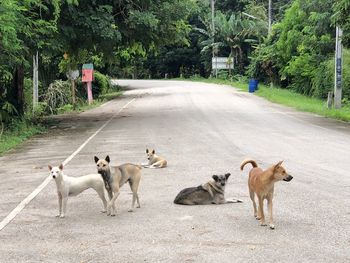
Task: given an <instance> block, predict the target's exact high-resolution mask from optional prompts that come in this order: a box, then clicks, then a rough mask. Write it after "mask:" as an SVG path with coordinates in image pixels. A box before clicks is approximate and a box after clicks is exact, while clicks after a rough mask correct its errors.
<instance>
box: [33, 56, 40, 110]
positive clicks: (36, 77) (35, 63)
mask: <svg viewBox="0 0 350 263" xmlns="http://www.w3.org/2000/svg"><path fill="white" fill-rule="evenodd" d="M38 68H39V54H38V51H37V52H36V54H35V55H34V56H33V112H34V110H35V108H36V106H37V105H38V101H39V92H38V87H39V70H38Z"/></svg>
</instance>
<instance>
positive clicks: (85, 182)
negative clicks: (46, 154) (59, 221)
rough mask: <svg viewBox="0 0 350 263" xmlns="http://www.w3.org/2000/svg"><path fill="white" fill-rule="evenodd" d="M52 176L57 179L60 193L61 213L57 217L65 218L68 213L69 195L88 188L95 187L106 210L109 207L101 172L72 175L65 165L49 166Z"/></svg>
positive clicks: (59, 206) (59, 205) (58, 192)
mask: <svg viewBox="0 0 350 263" xmlns="http://www.w3.org/2000/svg"><path fill="white" fill-rule="evenodd" d="M48 167H49V170H50V176H52V178H53V179H54V180H55V182H56V186H57V194H58V208H59V214H58V215H57V217H60V218H63V217H65V215H66V210H67V201H68V197H69V196H76V195H78V194H80V193H81V192H83V191H85V190H86V189H89V188H92V189H94V190H95V191H96V192H97V194H98V195H99V197H100V198H101V200H102V202H103V207H104V210H103V211H102V212H106V209H107V201H106V198H105V187H104V182H103V180H102V178H101V176H100V175H99V174H88V175H84V176H80V177H71V176H68V175H65V174H64V172H63V165H62V164H61V165H60V166H58V167H52V166H51V165H49V166H48Z"/></svg>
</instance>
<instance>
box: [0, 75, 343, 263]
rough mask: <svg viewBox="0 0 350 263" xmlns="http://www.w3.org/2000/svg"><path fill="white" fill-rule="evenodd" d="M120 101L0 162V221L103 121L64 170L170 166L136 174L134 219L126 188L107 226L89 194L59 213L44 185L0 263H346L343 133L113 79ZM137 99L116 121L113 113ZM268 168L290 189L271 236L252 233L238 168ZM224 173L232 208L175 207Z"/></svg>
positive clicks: (257, 102) (219, 99)
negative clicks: (282, 174) (162, 162)
mask: <svg viewBox="0 0 350 263" xmlns="http://www.w3.org/2000/svg"><path fill="white" fill-rule="evenodd" d="M115 82H116V83H118V84H120V85H122V86H125V87H126V92H125V93H124V95H123V96H122V98H120V99H117V100H114V101H111V102H108V103H107V104H105V105H103V106H101V107H99V108H97V109H93V110H91V111H88V112H84V113H81V114H71V115H65V116H60V117H59V118H58V119H59V121H60V122H59V124H58V125H57V127H52V129H50V132H49V133H48V134H47V135H44V136H38V137H36V138H33V139H32V140H29V141H28V142H27V143H25V144H24V145H23V146H21V147H20V148H17V149H16V150H14V151H12V152H10V153H9V154H7V155H5V156H3V157H1V158H0V179H1V182H2V183H1V185H0V190H1V195H0V220H3V219H4V218H5V217H6V216H7V215H8V214H9V213H10V212H11V210H12V209H14V208H15V207H16V205H17V204H18V203H19V202H21V201H22V200H23V199H24V198H25V197H26V196H27V195H29V194H30V193H31V192H32V191H33V190H34V189H35V188H36V187H37V186H38V185H39V184H40V183H41V182H42V181H43V180H44V179H45V178H46V176H47V169H46V166H47V164H49V163H51V164H58V163H59V162H62V161H63V160H65V158H67V157H68V156H69V155H70V154H71V153H72V152H74V151H75V150H76V149H77V148H78V147H79V146H80V145H82V143H83V142H84V141H85V140H86V139H87V138H88V137H89V136H91V135H92V134H93V133H94V132H95V131H96V130H98V129H99V127H101V126H102V125H103V124H104V123H105V122H106V121H107V120H108V119H109V118H111V117H113V119H112V120H111V122H110V123H109V124H108V125H107V126H106V127H105V128H104V129H102V130H101V132H99V133H98V134H96V136H95V137H94V138H93V139H91V141H90V142H89V143H88V144H87V145H86V146H85V147H84V148H83V149H82V150H81V151H80V152H79V153H78V154H77V155H76V156H75V157H74V158H73V159H72V161H71V162H70V163H69V164H68V165H67V166H66V168H65V169H66V173H67V174H70V175H73V176H79V175H83V174H87V173H91V172H94V171H95V164H94V161H93V156H94V155H97V156H99V157H104V156H105V155H107V154H109V155H110V157H111V159H112V162H113V163H115V164H120V163H123V162H134V163H141V162H144V161H145V157H146V155H145V149H146V147H149V148H155V149H156V151H157V152H159V154H160V155H162V156H164V157H166V158H167V160H168V163H169V166H168V167H167V168H165V169H143V171H142V173H143V175H142V176H143V177H142V181H141V184H140V189H139V193H140V201H141V206H142V207H141V208H140V209H137V210H136V211H135V212H133V213H128V212H127V210H128V208H129V206H130V203H131V195H130V190H129V189H128V186H124V187H123V188H122V193H121V195H120V197H119V198H118V200H117V215H116V217H107V216H105V214H101V213H99V210H101V208H102V204H101V202H100V200H99V198H98V197H97V195H96V193H95V192H93V191H90V190H88V191H86V192H84V193H83V194H81V195H79V196H78V197H74V198H70V199H69V201H68V212H67V217H66V218H65V219H63V220H60V219H57V218H55V217H54V216H55V215H56V214H57V196H56V189H55V184H54V182H50V183H49V185H48V186H47V187H45V188H44V190H42V191H41V192H40V193H39V194H38V195H37V197H36V198H35V199H34V200H33V201H32V202H31V203H30V204H29V205H27V206H26V207H25V208H24V209H23V210H22V212H21V213H19V214H18V215H17V216H16V217H15V219H14V220H13V221H12V222H10V223H9V224H8V225H7V226H6V227H5V228H4V229H3V230H2V231H0V261H1V262H39V261H43V262H215V261H217V262H349V261H350V250H349V247H350V236H349V232H350V231H349V230H350V226H349V221H350V175H349V172H348V171H349V170H350V162H349V149H350V125H349V124H347V123H343V122H339V121H334V120H329V119H326V118H323V117H319V116H316V115H313V114H307V113H300V112H297V111H294V110H292V109H290V108H286V107H282V106H279V105H276V104H272V103H270V102H267V101H265V100H263V99H261V98H258V97H256V96H254V95H252V94H249V93H245V92H241V91H238V90H236V89H234V88H232V87H228V86H218V85H213V84H204V83H197V82H186V81H155V80H148V81H142V80H115ZM133 98H136V99H135V100H134V101H132V103H130V104H129V105H128V106H127V107H126V108H125V109H124V110H122V111H121V112H120V113H119V114H118V111H120V109H121V108H122V107H123V106H124V105H125V104H127V103H128V102H130V101H131V100H132V99H133ZM246 157H251V158H253V159H255V160H256V161H257V162H258V164H259V166H261V167H265V168H266V167H268V166H270V165H271V164H274V163H277V162H278V161H280V160H284V166H285V167H286V169H287V170H288V172H290V173H291V174H292V175H293V176H294V179H293V180H292V181H291V182H289V183H287V182H280V183H277V184H276V186H275V199H274V217H275V225H276V229H275V230H269V229H268V228H267V227H260V226H259V225H258V222H257V221H256V220H255V219H254V217H253V211H252V204H251V201H250V199H249V197H248V189H247V172H248V170H249V169H247V168H248V166H247V167H246V169H245V171H244V172H240V171H239V165H240V162H241V161H242V160H243V159H244V158H246ZM225 172H230V173H231V174H232V175H231V177H230V179H229V184H228V186H227V188H226V197H227V198H230V197H234V198H240V199H242V200H243V203H241V204H227V205H221V206H178V205H174V204H173V203H172V202H173V199H174V197H175V196H176V194H177V193H178V192H179V191H180V190H181V189H183V188H185V187H190V186H197V185H199V184H201V183H204V182H206V181H207V180H208V179H209V178H210V177H211V175H213V174H220V173H225Z"/></svg>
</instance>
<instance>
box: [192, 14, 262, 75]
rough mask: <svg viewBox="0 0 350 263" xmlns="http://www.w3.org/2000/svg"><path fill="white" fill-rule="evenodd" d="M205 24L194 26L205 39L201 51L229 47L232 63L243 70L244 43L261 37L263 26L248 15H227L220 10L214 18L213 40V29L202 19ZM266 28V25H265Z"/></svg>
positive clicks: (254, 41)
mask: <svg viewBox="0 0 350 263" xmlns="http://www.w3.org/2000/svg"><path fill="white" fill-rule="evenodd" d="M202 23H203V24H204V26H205V29H203V28H196V30H197V31H199V32H200V33H202V34H203V35H204V36H205V37H206V39H205V40H203V41H202V42H201V45H202V46H203V48H202V52H206V51H207V50H209V49H213V48H217V49H219V48H222V47H229V48H230V55H229V56H230V57H232V59H233V64H235V63H237V64H238V67H239V68H240V69H241V70H243V56H244V51H243V46H244V44H245V43H250V44H251V45H253V44H254V43H257V42H258V41H259V40H260V39H261V37H262V36H261V27H262V26H264V25H262V24H261V23H259V22H258V21H255V20H253V19H251V18H249V17H243V16H242V15H241V14H232V15H231V16H229V17H227V16H226V15H225V14H223V13H221V12H217V13H216V16H215V20H214V25H215V42H214V41H213V37H212V36H213V34H212V32H213V29H212V26H211V23H209V22H208V20H203V19H202ZM266 26H267V25H266ZM266 28H267V27H266Z"/></svg>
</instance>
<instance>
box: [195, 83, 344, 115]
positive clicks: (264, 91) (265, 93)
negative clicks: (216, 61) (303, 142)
mask: <svg viewBox="0 0 350 263" xmlns="http://www.w3.org/2000/svg"><path fill="white" fill-rule="evenodd" d="M190 80H192V81H200V82H206V83H214V84H223V85H229V86H233V87H236V88H238V89H240V90H242V91H248V83H247V82H242V81H230V80H223V79H205V78H199V77H195V78H191V79H190ZM254 94H256V95H257V96H259V97H262V98H265V99H267V100H269V101H271V102H274V103H278V104H281V105H285V106H288V107H291V108H294V109H296V110H298V111H304V112H311V113H315V114H318V115H321V116H324V117H328V118H333V119H337V120H342V121H347V122H348V121H350V107H349V106H346V105H345V106H343V108H341V109H327V106H326V101H324V100H321V99H316V98H312V97H307V96H304V95H302V94H299V93H296V92H293V91H291V90H287V89H281V88H271V87H269V86H266V85H263V84H259V89H258V90H257V91H256V92H255V93H254Z"/></svg>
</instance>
